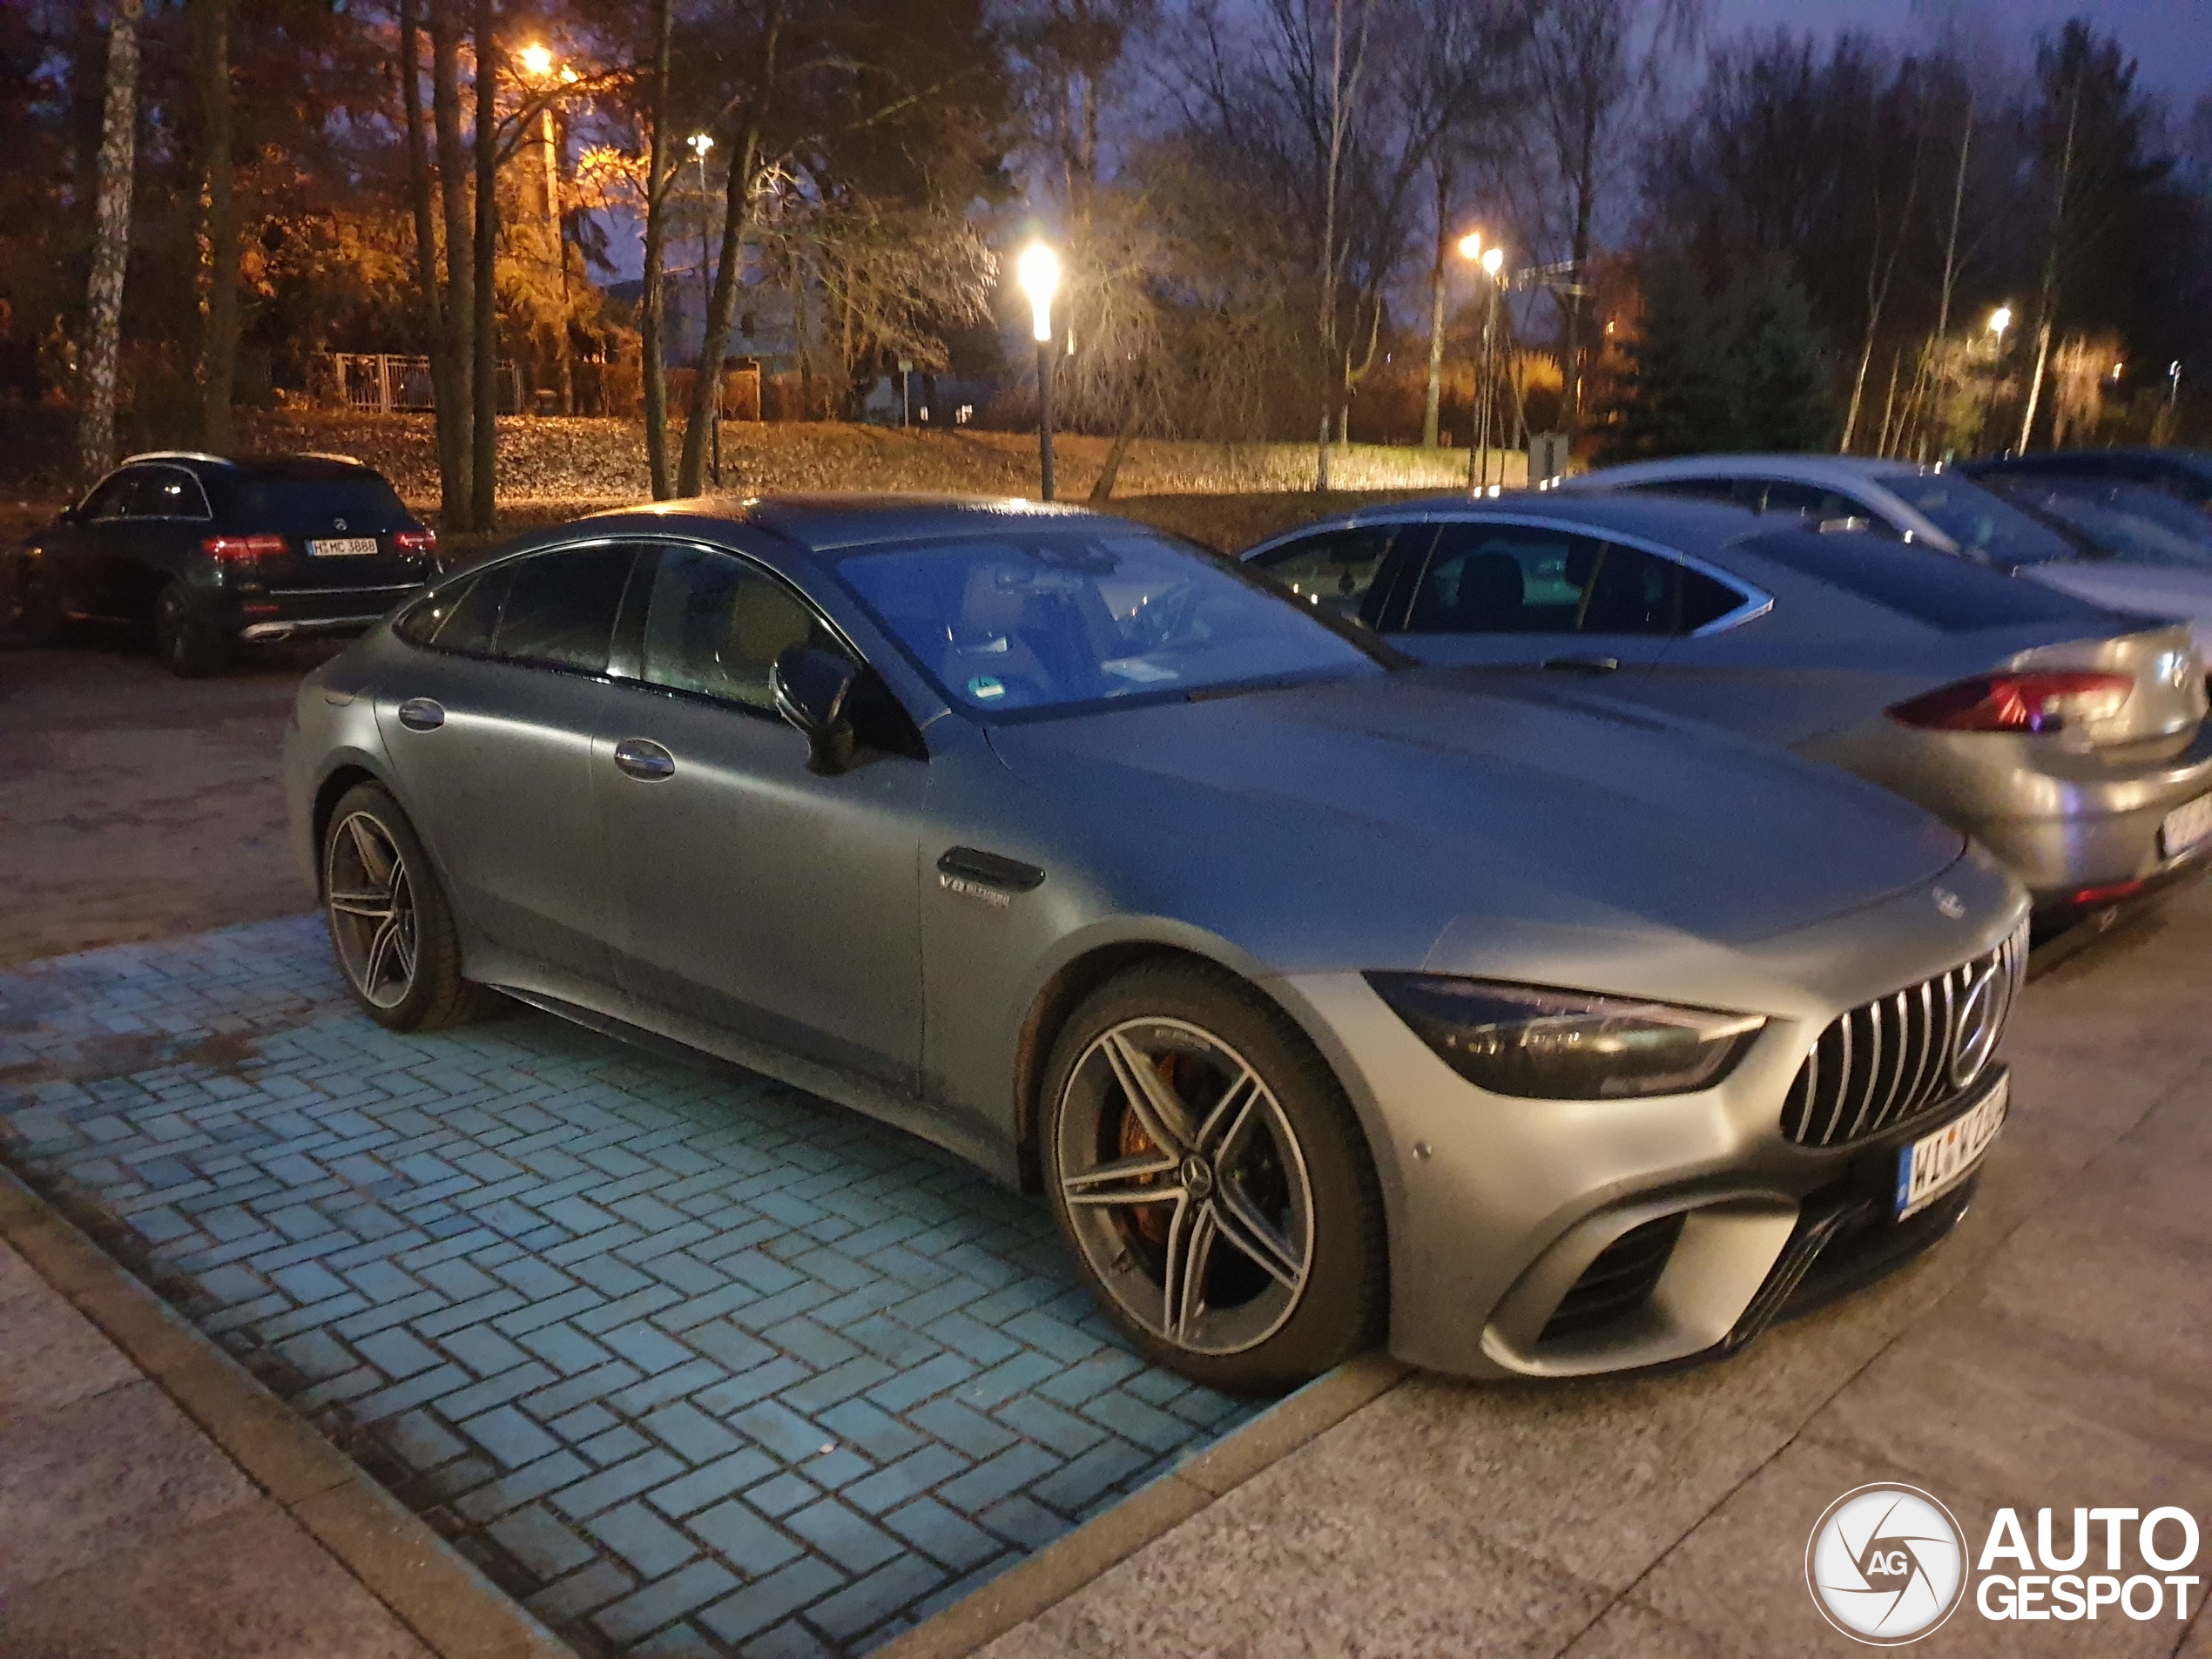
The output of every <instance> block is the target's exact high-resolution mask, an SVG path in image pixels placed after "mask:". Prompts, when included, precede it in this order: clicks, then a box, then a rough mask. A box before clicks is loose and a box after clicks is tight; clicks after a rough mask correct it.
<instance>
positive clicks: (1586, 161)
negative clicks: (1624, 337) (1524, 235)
mask: <svg viewBox="0 0 2212 1659" xmlns="http://www.w3.org/2000/svg"><path fill="white" fill-rule="evenodd" d="M1597 127H1598V108H1597V100H1596V98H1595V96H1591V97H1590V98H1588V102H1587V103H1586V104H1585V105H1584V107H1583V110H1582V133H1581V138H1582V142H1581V154H1580V156H1579V157H1578V158H1576V159H1577V165H1576V166H1575V240H1574V245H1573V246H1572V247H1571V248H1570V249H1569V250H1568V251H1569V253H1570V254H1571V255H1572V257H1573V259H1574V260H1575V268H1574V269H1573V270H1572V271H1570V272H1569V273H1568V291H1567V293H1565V294H1563V295H1562V296H1561V298H1563V299H1564V300H1566V301H1567V340H1566V350H1565V352H1564V353H1563V356H1564V358H1565V361H1563V362H1561V364H1560V371H1561V375H1562V376H1563V377H1564V390H1565V393H1566V395H1565V396H1564V397H1563V398H1562V399H1561V407H1560V415H1561V420H1560V425H1561V427H1562V428H1565V430H1566V432H1567V435H1568V439H1569V441H1570V442H1571V441H1572V440H1573V438H1574V436H1575V434H1576V433H1578V432H1580V431H1581V429H1582V290H1583V288H1584V287H1587V286H1588V273H1589V268H1590V219H1591V215H1592V214H1593V212H1595V207H1596V199H1597Z"/></svg>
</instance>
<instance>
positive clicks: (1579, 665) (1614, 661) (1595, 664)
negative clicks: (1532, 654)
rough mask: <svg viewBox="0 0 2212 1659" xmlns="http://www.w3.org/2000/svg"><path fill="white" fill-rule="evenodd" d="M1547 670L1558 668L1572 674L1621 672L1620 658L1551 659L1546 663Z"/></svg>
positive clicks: (1546, 660) (1547, 659)
mask: <svg viewBox="0 0 2212 1659" xmlns="http://www.w3.org/2000/svg"><path fill="white" fill-rule="evenodd" d="M1544 666H1545V667H1546V668H1556V669H1560V670H1561V671H1565V672H1568V673H1570V674H1615V673H1618V672H1619V671H1620V669H1621V659H1620V658H1618V657H1551V658H1546V659H1545V661H1544Z"/></svg>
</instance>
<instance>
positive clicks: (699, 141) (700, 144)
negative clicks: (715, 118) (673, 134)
mask: <svg viewBox="0 0 2212 1659" xmlns="http://www.w3.org/2000/svg"><path fill="white" fill-rule="evenodd" d="M685 142H686V143H688V144H689V145H691V153H692V154H693V155H695V156H697V157H698V158H699V159H700V160H701V161H705V159H706V152H708V151H710V150H711V149H713V148H714V140H713V139H712V138H710V137H709V136H708V135H707V134H705V133H704V132H694V133H693V134H691V137H690V138H688V139H686V140H685Z"/></svg>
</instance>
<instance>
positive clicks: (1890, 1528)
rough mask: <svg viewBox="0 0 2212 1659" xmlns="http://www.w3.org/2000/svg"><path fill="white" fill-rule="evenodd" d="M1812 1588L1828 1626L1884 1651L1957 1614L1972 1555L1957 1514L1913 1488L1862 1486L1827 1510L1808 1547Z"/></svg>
mask: <svg viewBox="0 0 2212 1659" xmlns="http://www.w3.org/2000/svg"><path fill="white" fill-rule="evenodd" d="M1805 1583H1806V1585H1807V1587H1808V1588H1811V1591H1812V1601H1813V1605H1814V1606H1815V1607H1817V1608H1819V1609H1820V1611H1821V1613H1822V1615H1824V1617H1825V1618H1826V1619H1827V1621H1828V1622H1829V1623H1831V1624H1832V1625H1834V1626H1835V1627H1836V1628H1837V1629H1838V1630H1841V1631H1842V1632H1843V1633H1844V1635H1847V1636H1849V1637H1851V1639H1852V1640H1853V1641H1855V1642H1866V1643H1868V1644H1870V1645H1871V1646H1873V1647H1877V1648H1897V1647H1902V1646H1904V1644H1905V1643H1906V1642H1917V1641H1919V1639H1920V1638H1921V1637H1922V1636H1924V1635H1927V1634H1928V1632H1929V1631H1931V1630H1932V1629H1935V1628H1936V1626H1938V1625H1939V1624H1941V1623H1942V1622H1944V1620H1946V1619H1947V1618H1949V1617H1950V1616H1951V1612H1952V1608H1955V1607H1957V1606H1958V1605H1959V1599H1960V1597H1961V1595H1962V1594H1963V1593H1964V1591H1965V1589H1966V1547H1965V1545H1964V1544H1963V1543H1962V1542H1961V1541H1960V1538H1959V1523H1958V1522H1957V1521H1953V1520H1952V1518H1951V1512H1950V1511H1949V1510H1948V1509H1946V1508H1945V1507H1943V1506H1942V1505H1941V1504H1940V1503H1939V1502H1937V1501H1936V1500H1934V1499H1933V1498H1931V1497H1930V1496H1929V1495H1928V1494H1926V1493H1925V1492H1922V1491H1920V1490H1919V1489H1918V1488H1917V1487H1859V1488H1858V1490H1857V1491H1854V1492H1846V1493H1845V1494H1844V1495H1843V1496H1842V1497H1840V1498H1838V1499H1837V1500H1836V1501H1835V1502H1833V1503H1831V1504H1830V1505H1829V1506H1828V1512H1827V1513H1826V1514H1824V1515H1822V1516H1821V1517H1820V1521H1819V1524H1818V1525H1817V1526H1816V1527H1813V1529H1812V1537H1811V1541H1809V1542H1808V1543H1807V1544H1806V1545H1805Z"/></svg>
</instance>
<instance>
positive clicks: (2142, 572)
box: [1982, 473, 2212, 649]
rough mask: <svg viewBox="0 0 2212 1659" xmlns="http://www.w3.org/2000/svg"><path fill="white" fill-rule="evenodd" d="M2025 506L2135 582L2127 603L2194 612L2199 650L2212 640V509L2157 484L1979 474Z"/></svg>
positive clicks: (2111, 574) (2110, 574) (2111, 573)
mask: <svg viewBox="0 0 2212 1659" xmlns="http://www.w3.org/2000/svg"><path fill="white" fill-rule="evenodd" d="M1982 482H1983V483H1985V484H1986V486H1987V487H1988V488H1989V489H1993V490H1995V491H1996V492H1997V493H1998V494H1999V495H2000V496H2004V497H2005V499H2006V501H2009V502H2012V503H2013V505H2014V506H2015V507H2018V508H2020V509H2021V510H2022V511H2023V512H2026V513H2029V514H2032V515H2033V516H2035V517H2037V518H2040V519H2041V520H2042V521H2043V522H2044V523H2047V524H2048V525H2050V526H2051V527H2052V528H2053V529H2056V530H2058V531H2059V532H2060V534H2061V535H2064V536H2067V537H2068V538H2070V539H2071V540H2073V541H2074V542H2077V543H2080V545H2081V546H2082V547H2083V548H2084V549H2086V550H2087V552H2088V554H2089V555H2090V556H2092V557H2094V558H2098V559H2109V560H2112V561H2113V562H2114V563H2113V567H2112V568H2111V569H2110V570H2107V571H2103V572H2101V573H2100V574H2101V575H2102V576H2103V577H2105V579H2106V580H2107V582H2109V581H2111V580H2113V579H2114V578H2115V577H2125V578H2126V580H2127V581H2128V582H2129V583H2133V584H2134V587H2133V589H2132V594H2133V597H2132V598H2131V601H2130V604H2131V605H2132V607H2133V608H2134V609H2135V610H2144V611H2149V612H2151V613H2153V614H2156V615H2167V614H2182V615H2186V616H2188V617H2189V619H2190V622H2191V624H2192V626H2193V627H2194V629H2195V634H2196V638H2197V643H2198V645H2199V648H2200V649H2202V648H2203V647H2205V646H2206V645H2208V644H2212V604H2207V603H2206V599H2205V582H2206V578H2207V577H2209V576H2212V513H2208V512H2206V511H2204V510H2203V509H2202V508H2196V507H2192V506H2190V505H2189V504H2188V502H2184V501H2182V500H2181V499H2180V498H2179V497H2177V496H2174V495H2172V494H2170V493H2169V492H2168V491H2166V490H2163V489H2159V488H2158V487H2157V486H2156V485H2155V484H2133V483H2115V482H2113V481H2112V480H2110V479H2105V478H2085V477H2075V476H2073V475H2068V474H2065V473H2041V474H2033V475H2027V474H2023V475H2012V474H2002V475H1997V476H1994V477H1989V478H1985V479H1983V480H1982Z"/></svg>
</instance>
